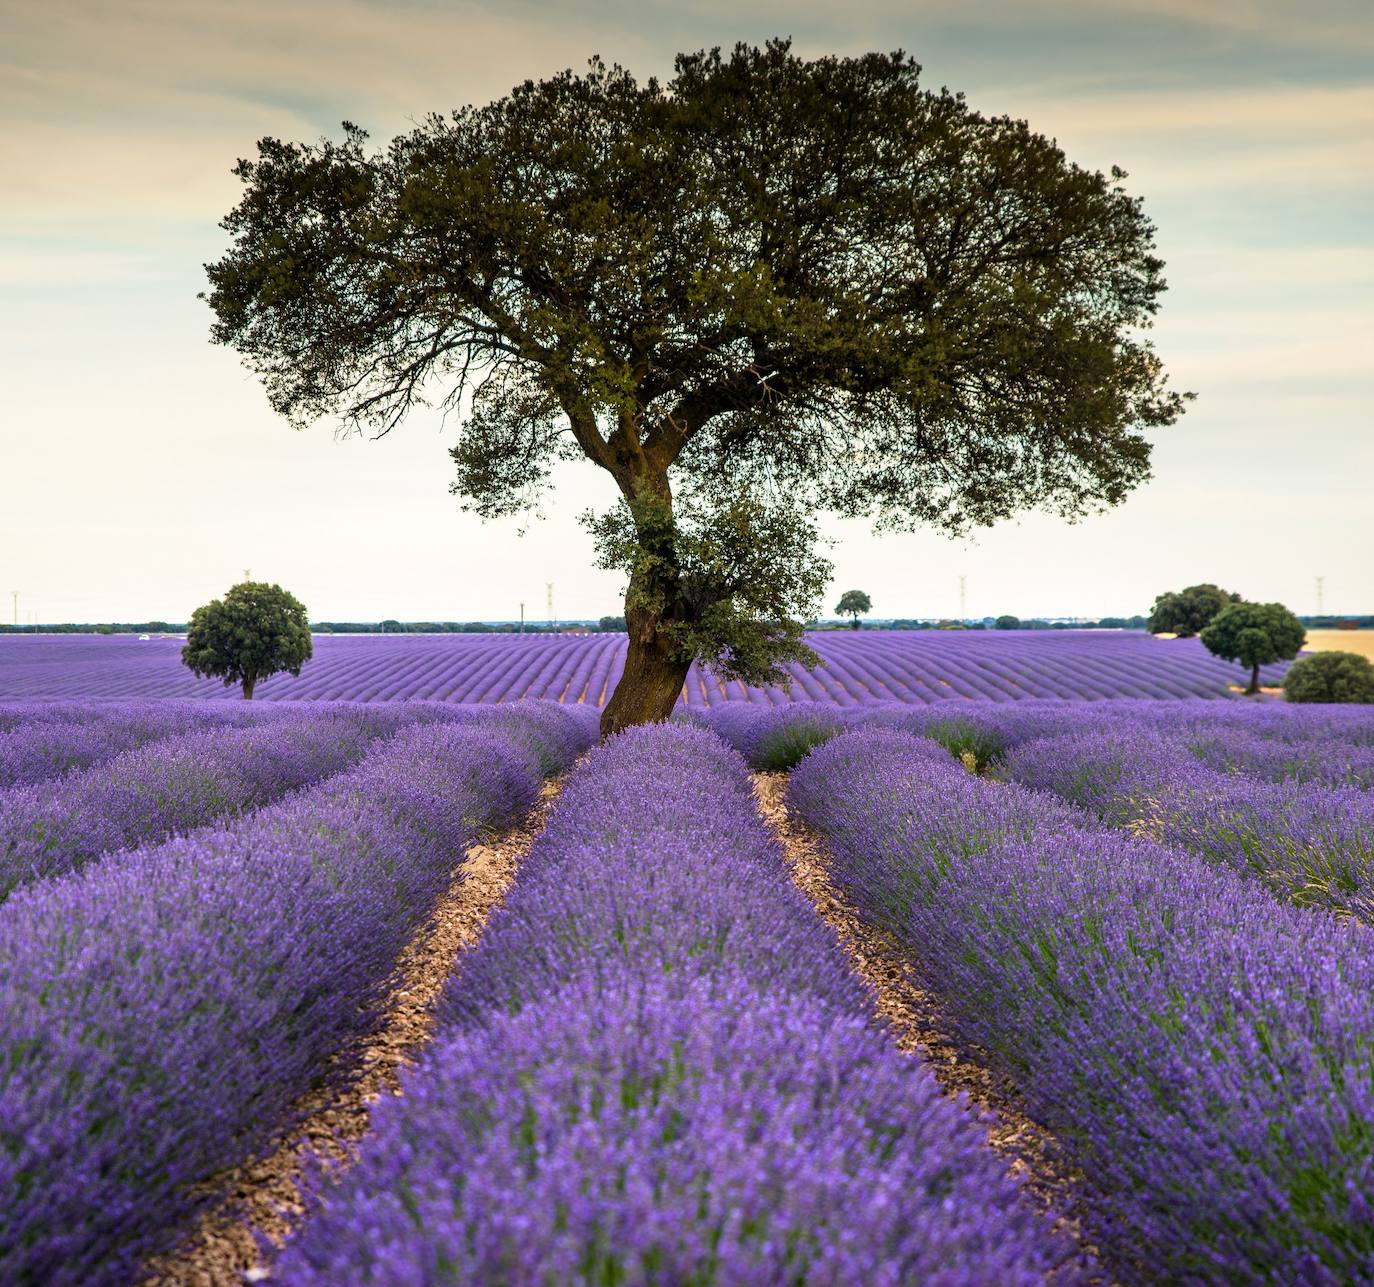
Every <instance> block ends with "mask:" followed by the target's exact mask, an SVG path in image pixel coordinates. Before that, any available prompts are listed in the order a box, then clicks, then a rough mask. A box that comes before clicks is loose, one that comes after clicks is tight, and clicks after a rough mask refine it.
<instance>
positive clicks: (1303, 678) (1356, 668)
mask: <svg viewBox="0 0 1374 1287" xmlns="http://www.w3.org/2000/svg"><path fill="white" fill-rule="evenodd" d="M1283 695H1284V697H1285V698H1286V699H1287V700H1288V701H1290V702H1374V665H1371V664H1370V662H1369V658H1368V657H1365V656H1362V655H1361V654H1360V653H1357V652H1319V653H1314V654H1313V655H1312V656H1311V657H1304V658H1302V659H1301V660H1300V661H1295V662H1294V663H1293V664H1292V665H1291V666H1290V667H1289V668H1288V673H1287V674H1286V675H1285V676H1284V677H1283Z"/></svg>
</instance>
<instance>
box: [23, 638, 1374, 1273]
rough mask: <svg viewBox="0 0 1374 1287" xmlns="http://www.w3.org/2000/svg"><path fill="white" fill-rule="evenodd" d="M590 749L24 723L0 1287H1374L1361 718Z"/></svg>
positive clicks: (755, 713)
mask: <svg viewBox="0 0 1374 1287" xmlns="http://www.w3.org/2000/svg"><path fill="white" fill-rule="evenodd" d="M387 642H388V643H389V642H390V641H387ZM544 642H545V643H546V649H545V651H546V652H547V654H548V656H549V658H551V659H552V658H557V657H558V656H559V655H560V652H559V651H558V645H559V644H560V643H561V642H565V641H558V640H548V641H544ZM575 642H581V641H575ZM837 642H841V643H842V644H843V645H848V646H851V647H852V646H853V645H854V644H855V643H856V642H857V643H858V644H859V645H860V646H863V644H864V641H862V640H860V641H853V640H850V639H848V638H845V639H844V640H842V641H837ZM942 642H943V641H942ZM1054 642H1060V641H1054ZM1038 646H1040V643H1039V641H1034V642H1032V643H1029V644H1028V645H1027V647H1028V648H1034V647H1038ZM354 651H355V652H357V653H358V655H360V656H361V655H364V654H365V653H367V652H368V651H370V649H369V648H368V643H367V642H366V641H364V642H363V644H362V647H361V649H355V650H354ZM596 723H597V721H596V717H595V707H593V706H590V705H588V704H586V703H582V704H573V705H571V706H570V705H567V704H563V705H560V704H557V703H553V702H529V701H525V702H511V703H499V704H498V703H492V702H490V701H488V702H485V703H481V704H478V703H469V704H462V703H453V702H447V703H446V702H427V701H413V702H407V703H386V702H373V703H347V702H338V703H334V702H303V703H297V702H277V703H263V704H258V703H253V704H252V705H251V706H250V705H247V704H242V703H240V704H230V703H206V702H202V701H195V700H190V701H177V700H173V701H139V700H132V701H129V700H126V701H122V702H99V701H94V702H82V701H73V700H61V699H59V700H49V701H32V702H23V701H14V702H9V703H6V704H0V768H5V771H6V772H7V773H8V775H9V776H8V778H7V779H6V781H4V782H0V1048H4V1049H5V1050H6V1051H7V1052H8V1054H9V1057H8V1058H7V1059H6V1060H4V1061H0V1119H3V1120H4V1121H5V1122H6V1123H7V1127H8V1129H7V1130H6V1131H5V1132H3V1133H0V1281H4V1282H6V1283H8V1282H15V1283H34V1284H37V1283H43V1284H51V1285H52V1287H77V1285H78V1284H79V1285H80V1287H122V1285H123V1284H128V1283H136V1282H141V1281H144V1280H145V1279H146V1278H147V1275H148V1270H149V1268H150V1267H152V1266H157V1267H159V1269H160V1271H162V1272H164V1273H165V1274H166V1275H167V1276H165V1277H163V1278H160V1279H159V1281H160V1282H166V1283H169V1284H172V1283H175V1284H182V1283H187V1284H189V1283H211V1284H213V1285H214V1287H221V1285H222V1287H231V1285H234V1284H240V1283H241V1282H242V1281H244V1279H243V1276H242V1275H243V1271H245V1270H247V1269H249V1268H257V1269H258V1270H259V1271H260V1272H259V1274H258V1277H259V1278H262V1277H264V1275H266V1274H268V1273H269V1271H270V1279H269V1280H270V1281H272V1282H274V1283H280V1284H283V1287H333V1285H334V1284H338V1283H349V1284H360V1285H361V1287H391V1285H393V1284H398V1283H409V1282H426V1283H434V1284H452V1285H453V1287H457V1284H460V1283H487V1282H491V1283H526V1282H528V1283H536V1282H569V1283H594V1282H614V1283H626V1284H629V1283H643V1284H656V1285H661V1287H674V1285H676V1284H679V1283H684V1282H695V1283H701V1284H714V1285H716V1287H726V1285H727V1284H734V1283H741V1282H749V1283H760V1284H762V1283H773V1282H795V1283H816V1284H826V1285H829V1284H838V1283H848V1282H864V1283H870V1282H871V1283H889V1284H892V1285H893V1287H896V1285H897V1284H901V1283H907V1282H938V1283H948V1284H951V1287H953V1285H956V1284H970V1285H971V1284H975V1283H984V1282H987V1283H993V1282H995V1283H999V1284H1000V1283H1015V1284H1025V1287H1031V1285H1032V1284H1035V1285H1037V1287H1043V1284H1044V1283H1045V1282H1046V1281H1047V1276H1048V1280H1049V1281H1053V1282H1054V1283H1055V1284H1078V1283H1088V1282H1102V1281H1115V1282H1119V1283H1122V1284H1127V1285H1128V1287H1136V1285H1137V1284H1138V1285H1139V1287H1145V1284H1150V1283H1154V1282H1159V1281H1180V1282H1183V1281H1187V1282H1198V1283H1217V1284H1221V1283H1228V1284H1229V1283H1254V1284H1261V1283H1265V1284H1267V1283H1273V1282H1303V1283H1316V1284H1326V1283H1330V1284H1336V1283H1347V1282H1364V1281H1370V1279H1371V1277H1374V1241H1372V1240H1371V1238H1370V1236H1369V1222H1368V1209H1369V1201H1370V1175H1371V1174H1374V1169H1372V1168H1374V1138H1372V1137H1371V1135H1370V1133H1369V1132H1368V1130H1366V1129H1363V1127H1362V1125H1361V1124H1363V1123H1367V1122H1368V1121H1370V1120H1371V1119H1374V1099H1372V1098H1371V1090H1370V1088H1371V1086H1374V1042H1371V1038H1370V1033H1371V1032H1374V1002H1371V997H1374V929H1371V926H1372V925H1374V792H1372V791H1371V787H1374V708H1369V707H1310V706H1305V707H1294V706H1289V705H1285V704H1259V705H1256V704H1252V703H1244V702H1227V701H1214V700H1207V699H1199V698H1195V699H1188V700H1175V701H1153V702H1142V701H1138V700H1130V699H1118V700H1105V701H1099V702H1095V703H1092V704H1089V703H1086V702H1083V701H1064V700H1039V699H1034V700H1028V701H1020V702H1011V701H1003V702H994V701H965V702H941V703H934V702H932V703H900V702H891V701H888V702H866V703H857V702H856V703H851V704H850V705H848V706H847V707H845V706H841V705H840V704H839V703H838V702H836V701H834V700H828V701H821V702H805V701H800V702H793V703H788V704H785V705H780V706H768V705H765V704H761V703H757V702H754V703H751V702H724V703H718V704H717V705H716V706H714V707H705V706H702V707H695V708H685V709H683V710H682V712H681V713H680V715H679V717H678V718H677V720H676V721H675V722H673V723H670V724H666V725H655V726H648V727H643V728H637V729H632V730H630V731H629V732H627V733H625V734H622V735H620V736H618V737H616V738H614V739H612V740H611V741H609V742H608V743H606V744H604V745H600V746H598V745H595V742H596ZM6 766H7V767H6ZM751 770H753V774H752V776H751ZM770 792H771V794H770ZM541 799H542V800H544V801H546V804H545V806H543V807H544V808H545V812H543V813H542V814H541V813H539V812H538V811H537V810H536V811H535V812H534V814H533V815H532V812H531V811H532V810H535V806H536V802H537V801H539V800H541ZM770 801H771V802H772V803H769V802H770ZM522 825H523V826H525V827H527V828H528V839H526V840H525V841H523V842H521V843H520V845H517V846H515V847H514V848H510V847H509V844H508V842H507V841H503V840H502V839H501V837H502V836H503V835H506V834H507V833H508V830H509V829H510V828H512V827H515V828H517V829H518V828H519V827H520V826H522ZM789 828H791V830H789ZM798 828H801V829H803V830H800V831H799V830H797V829H798ZM798 837H800V840H799V839H798ZM799 843H800V844H801V845H802V848H801V849H800V850H799V849H798V848H797V845H798V844H799ZM494 845H495V846H497V848H500V846H502V845H507V849H506V850H504V851H503V852H506V853H507V854H508V861H509V862H510V864H511V867H510V870H509V874H508V876H507V877H506V878H505V879H507V880H508V881H509V884H508V886H506V887H505V892H504V893H503V894H501V895H499V896H498V898H497V900H496V906H495V910H492V904H491V900H490V899H489V898H487V896H486V895H484V894H482V890H481V887H482V884H483V882H484V881H488V880H490V878H491V877H490V873H489V872H488V871H486V869H485V868H484V867H483V866H482V863H483V862H485V861H486V860H487V858H488V857H489V856H490V855H491V854H492V853H493V852H495V850H493V848H492V846H494ZM474 862H475V863H476V864H477V865H476V866H474V865H473V863H474ZM808 871H809V872H810V875H807V874H806V873H807V872H808ZM818 872H819V873H823V874H822V875H820V876H819V877H818V876H817V873H818ZM816 879H820V881H821V883H820V884H819V885H816V884H815V883H814V882H815V880H816ZM469 897H471V898H472V899H475V900H477V901H478V902H481V900H482V899H484V898H487V901H486V902H483V903H482V906H483V907H484V908H485V910H484V911H483V912H482V914H481V919H479V920H478V921H477V922H476V923H475V924H474V926H473V928H472V930H471V934H472V936H473V937H474V938H475V942H471V941H470V942H469V946H468V947H466V948H458V947H455V946H454V945H453V943H452V942H450V943H449V945H448V946H447V947H445V948H443V949H442V950H441V949H440V946H439V944H441V943H442V942H444V941H447V940H443V939H442V932H443V924H444V921H443V917H444V916H445V915H447V914H448V913H446V912H444V910H443V909H444V908H446V907H450V906H453V905H464V903H463V900H465V899H468V898H469ZM455 900H456V903H455ZM837 933H838V934H839V938H838V939H837V937H836V934H837ZM866 935H867V936H869V937H867V938H865V937H864V936H866ZM874 935H877V936H880V937H872V936H874ZM852 942H859V943H862V944H865V946H863V947H862V948H861V949H860V950H858V951H857V953H856V951H855V949H854V948H853V946H852ZM417 945H418V946H417ZM419 948H423V949H424V950H423V952H421V953H420V955H419V956H417V951H418V950H419ZM417 960H420V961H423V962H427V964H423V966H422V967H418V966H417V965H416V962H417ZM417 969H421V972H420V973H417ZM865 971H868V972H867V973H866V972H865ZM908 974H909V975H910V977H911V978H912V979H913V980H914V981H915V983H916V984H918V985H919V987H920V988H921V989H923V991H922V992H921V993H920V1003H919V1004H920V1010H919V1013H918V1012H916V1011H913V1010H912V1005H913V1002H912V1000H911V996H910V994H908V993H907V992H905V991H903V989H904V988H906V987H907V985H906V984H904V983H901V982H900V980H901V979H903V978H905V977H907V975H908ZM861 980H862V982H861ZM422 985H423V987H424V989H425V995H426V996H428V997H429V998H430V1000H428V1001H426V1002H425V1005H426V1010H425V1012H424V1016H423V1018H424V1022H423V1024H421V1025H420V1026H419V1027H416V1026H415V1021H414V1019H413V1018H410V1019H406V1018H405V1015H406V1014H408V1013H409V1011H408V1010H407V1008H406V1007H407V1006H408V1005H409V1004H410V1003H409V1002H408V1001H407V1000H406V998H409V997H411V996H412V995H413V991H414V989H415V988H417V987H420V986H422ZM869 989H873V991H870V990H869ZM875 1002H876V1003H877V1004H878V1006H879V1007H880V1008H881V1013H882V1014H883V1015H884V1016H886V1020H885V1021H884V1022H878V1021H877V1018H876V1016H875V1012H874V1005H875ZM904 1007H905V1008H904ZM398 1015H399V1016H401V1017H400V1018H398V1017H397V1016H398ZM913 1015H914V1016H915V1017H913ZM889 1022H890V1023H891V1024H893V1025H895V1026H893V1027H889V1026H887V1025H888V1023H889ZM398 1024H402V1025H404V1024H409V1025H410V1026H409V1027H404V1026H401V1027H397V1025H398ZM913 1024H915V1025H917V1026H912V1025H913ZM920 1024H927V1025H930V1024H933V1025H934V1026H935V1030H936V1031H938V1032H939V1033H940V1034H942V1035H940V1037H939V1041H940V1042H941V1043H944V1044H945V1046H946V1047H947V1050H948V1051H952V1052H957V1054H958V1061H957V1065H956V1063H955V1062H954V1061H951V1060H950V1059H949V1058H947V1057H945V1056H942V1057H941V1058H940V1059H928V1058H927V1057H926V1056H925V1055H924V1054H922V1053H920V1051H919V1050H917V1052H916V1053H912V1051H913V1049H916V1044H915V1043H916V1041H917V1039H920V1040H925V1038H923V1037H920V1034H921V1033H922V1032H923V1031H925V1029H924V1028H922V1027H920V1026H919V1025H920ZM894 1038H901V1039H902V1044H901V1045H899V1044H898V1042H897V1041H896V1040H894ZM382 1049H388V1050H391V1051H392V1052H393V1054H394V1056H395V1058H394V1059H393V1063H392V1065H391V1066H392V1069H393V1071H392V1073H391V1074H389V1075H390V1076H391V1077H392V1081H391V1082H383V1083H381V1085H382V1088H383V1090H385V1089H387V1088H388V1087H389V1088H390V1090H394V1091H399V1092H400V1093H399V1094H393V1093H379V1092H378V1091H377V1090H375V1089H372V1090H366V1089H365V1088H367V1087H374V1086H376V1084H377V1083H375V1082H372V1081H369V1080H368V1078H370V1077H373V1076H374V1072H373V1069H374V1068H375V1065H376V1061H377V1059H378V1051H379V1050H382ZM401 1055H404V1061H403V1062H405V1063H406V1064H408V1065H411V1066H408V1067H405V1068H403V1069H400V1062H401ZM397 1069H400V1071H399V1072H397V1071H396V1070H397ZM961 1079H963V1080H961ZM960 1092H970V1093H972V1094H973V1096H974V1099H975V1102H976V1103H977V1104H981V1105H984V1106H987V1107H991V1108H993V1109H995V1110H996V1111H997V1112H998V1113H999V1114H1000V1115H1002V1117H1003V1119H1004V1120H1005V1121H1007V1122H1009V1123H1012V1124H1016V1123H1021V1125H1019V1126H1017V1129H1016V1130H1015V1131H1014V1132H1013V1133H1012V1134H1011V1136H1009V1137H1008V1136H1007V1135H1006V1133H1005V1132H1003V1136H1002V1138H1001V1140H1000V1142H999V1141H998V1139H997V1138H996V1137H993V1136H989V1135H988V1134H987V1133H986V1132H987V1122H986V1120H984V1119H980V1118H978V1117H977V1116H976V1115H975V1114H973V1113H970V1112H969V1111H966V1109H965V1107H964V1106H963V1104H962V1102H961V1101H960V1100H959V1099H958V1098H957V1097H956V1096H957V1094H958V1093H960ZM368 1100H377V1101H378V1102H377V1103H376V1105H375V1108H374V1109H372V1110H367V1109H366V1107H365V1101H368ZM346 1112H355V1113H356V1114H357V1122H358V1125H357V1129H356V1132H355V1138H356V1139H357V1141H358V1156H357V1162H356V1165H353V1166H352V1167H350V1168H347V1169H344V1170H342V1171H337V1172H333V1173H331V1176H330V1178H327V1179H325V1180H323V1181H322V1182H321V1183H320V1185H319V1186H318V1187H316V1188H315V1189H313V1190H311V1191H309V1192H308V1193H307V1195H306V1197H305V1204H304V1205H305V1209H304V1214H303V1215H301V1216H295V1217H292V1218H291V1219H290V1220H289V1221H287V1222H286V1223H285V1224H283V1223H282V1222H281V1219H280V1217H279V1216H274V1215H273V1214H272V1213H273V1212H274V1211H277V1210H279V1206H280V1202H281V1200H282V1190H281V1188H280V1187H279V1181H278V1180H277V1178H276V1177H277V1176H278V1174H279V1173H280V1168H281V1166H282V1165H283V1164H282V1163H281V1162H280V1161H279V1160H278V1159H280V1158H281V1157H282V1156H294V1154H293V1153H292V1152H291V1150H293V1149H295V1148H297V1147H299V1146H300V1145H301V1142H302V1141H308V1140H318V1139H321V1138H329V1137H331V1135H332V1132H333V1131H334V1129H335V1127H336V1125H337V1123H338V1121H339V1120H340V1116H339V1114H341V1113H346ZM302 1114H306V1115H307V1116H306V1119H305V1120H302ZM310 1114H320V1116H318V1117H315V1116H309V1115H310ZM1036 1141H1041V1142H1040V1143H1037V1142H1036ZM1045 1141H1048V1143H1045ZM1051 1154H1052V1155H1053V1156H1055V1157H1062V1158H1064V1159H1066V1162H1067V1166H1068V1170H1067V1171H1066V1170H1064V1169H1063V1168H1062V1167H1060V1166H1059V1164H1058V1163H1056V1164H1054V1165H1050V1164H1049V1163H1048V1162H1047V1158H1048V1157H1049V1156H1051ZM1012 1163H1015V1167H1014V1168H1013V1169H1015V1170H1019V1171H1020V1172H1021V1173H1022V1174H1031V1175H1033V1176H1034V1177H1035V1179H1036V1181H1037V1182H1038V1187H1037V1189H1036V1193H1037V1194H1038V1196H1036V1197H1032V1196H1031V1195H1030V1191H1029V1190H1028V1189H1027V1188H1026V1187H1025V1186H1024V1185H1023V1184H1021V1183H1019V1182H1017V1181H1014V1180H1013V1179H1011V1178H1010V1177H1009V1174H1008V1168H1009V1166H1011V1164H1012ZM235 1168H247V1169H246V1170H236V1169H235ZM235 1177H238V1178H235ZM274 1186H276V1187H274ZM290 1192H292V1193H294V1192H295V1190H294V1189H292V1190H290ZM230 1193H233V1194H235V1195H236V1197H235V1199H234V1201H230V1198H229V1195H230ZM239 1199H242V1200H243V1201H246V1202H247V1203H248V1206H247V1207H246V1208H244V1207H240V1206H239V1205H236V1203H237V1201H238V1200H239ZM245 1211H248V1212H256V1213H257V1214H256V1215H253V1216H251V1217H250V1216H249V1215H246V1214H245ZM1060 1216H1065V1217H1067V1218H1068V1219H1067V1222H1066V1223H1057V1218H1058V1217H1060ZM206 1219H210V1220H212V1222H213V1221H218V1222H219V1223H212V1224H211V1225H208V1226H202V1224H201V1221H202V1220H206ZM260 1220H262V1221H267V1223H268V1225H269V1226H270V1228H271V1229H272V1230H274V1232H273V1234H272V1236H273V1238H274V1239H276V1240H277V1241H278V1242H279V1243H281V1244H282V1245H281V1248H280V1251H274V1250H271V1249H268V1248H267V1245H266V1244H262V1245H260V1244H259V1243H258V1242H257V1241H256V1240H255V1238H254V1236H253V1230H254V1229H255V1228H259V1227H260V1226H259V1225H258V1224H256V1223H255V1221H260ZM274 1220H275V1221H276V1223H275V1224H274V1223H272V1222H273V1221H274ZM205 1229H210V1230H212V1231H214V1236H213V1238H211V1237H209V1236H208V1235H207V1234H206V1233H205V1232H204V1230H205Z"/></svg>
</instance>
